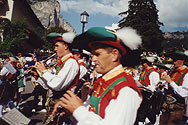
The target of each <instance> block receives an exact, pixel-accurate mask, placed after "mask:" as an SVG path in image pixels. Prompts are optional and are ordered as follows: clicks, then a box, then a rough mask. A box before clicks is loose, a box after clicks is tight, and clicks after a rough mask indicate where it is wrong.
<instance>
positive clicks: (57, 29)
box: [42, 26, 67, 51]
mask: <svg viewBox="0 0 188 125" xmlns="http://www.w3.org/2000/svg"><path fill="white" fill-rule="evenodd" d="M51 32H56V33H65V32H67V31H66V30H64V29H63V28H62V27H60V26H54V27H51V28H50V29H48V30H47V31H46V32H45V33H44V36H43V37H42V40H43V41H45V42H44V43H45V44H44V45H43V47H42V48H43V49H44V50H51V51H53V50H54V43H53V42H52V41H47V40H46V36H47V34H49V33H51Z"/></svg>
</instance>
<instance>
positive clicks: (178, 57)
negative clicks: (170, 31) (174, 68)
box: [165, 50, 188, 61]
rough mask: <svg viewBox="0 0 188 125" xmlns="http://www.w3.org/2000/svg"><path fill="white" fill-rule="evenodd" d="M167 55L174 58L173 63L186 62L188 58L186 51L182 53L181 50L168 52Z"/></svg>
mask: <svg viewBox="0 0 188 125" xmlns="http://www.w3.org/2000/svg"><path fill="white" fill-rule="evenodd" d="M165 55H166V56H167V57H170V58H172V60H173V61H176V60H186V58H187V57H188V55H187V53H186V51H180V50H176V51H172V52H168V53H165Z"/></svg>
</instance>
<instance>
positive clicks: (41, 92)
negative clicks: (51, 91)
mask: <svg viewBox="0 0 188 125" xmlns="http://www.w3.org/2000/svg"><path fill="white" fill-rule="evenodd" d="M46 94H47V90H46V89H44V88H43V87H42V86H41V85H37V86H36V87H35V88H34V90H33V92H32V95H33V96H34V100H33V109H37V106H38V102H39V99H38V98H39V96H40V95H42V108H45V103H46Z"/></svg>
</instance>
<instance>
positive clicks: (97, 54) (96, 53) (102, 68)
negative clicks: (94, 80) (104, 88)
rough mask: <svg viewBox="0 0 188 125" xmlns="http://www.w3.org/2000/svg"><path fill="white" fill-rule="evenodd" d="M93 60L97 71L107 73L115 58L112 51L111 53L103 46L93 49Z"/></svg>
mask: <svg viewBox="0 0 188 125" xmlns="http://www.w3.org/2000/svg"><path fill="white" fill-rule="evenodd" d="M92 54H93V57H92V61H93V62H94V64H95V71H96V72H98V73H100V74H105V73H107V72H109V71H110V70H111V69H112V67H111V63H112V60H113V58H112V57H113V56H112V53H109V52H108V51H106V50H105V49H103V48H97V49H93V50H92Z"/></svg>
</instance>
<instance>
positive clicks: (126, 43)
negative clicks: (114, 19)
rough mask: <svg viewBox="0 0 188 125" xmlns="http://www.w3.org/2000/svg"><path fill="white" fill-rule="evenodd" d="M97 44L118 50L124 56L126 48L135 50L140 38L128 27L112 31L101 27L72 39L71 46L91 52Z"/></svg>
mask: <svg viewBox="0 0 188 125" xmlns="http://www.w3.org/2000/svg"><path fill="white" fill-rule="evenodd" d="M95 43H98V44H105V45H109V46H111V47H114V48H117V49H118V50H120V52H121V53H122V55H125V54H126V52H127V50H126V49H127V48H129V49H131V50H135V49H137V48H138V46H139V45H141V37H140V36H139V35H138V34H137V33H136V31H135V30H134V29H132V28H130V27H125V28H122V29H120V30H117V31H114V30H110V29H106V28H103V27H93V28H90V29H88V30H87V31H86V32H84V33H81V34H80V35H78V36H76V37H75V38H74V41H73V44H74V45H75V46H76V47H79V48H81V49H85V50H87V51H91V48H92V47H93V46H94V45H95Z"/></svg>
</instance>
